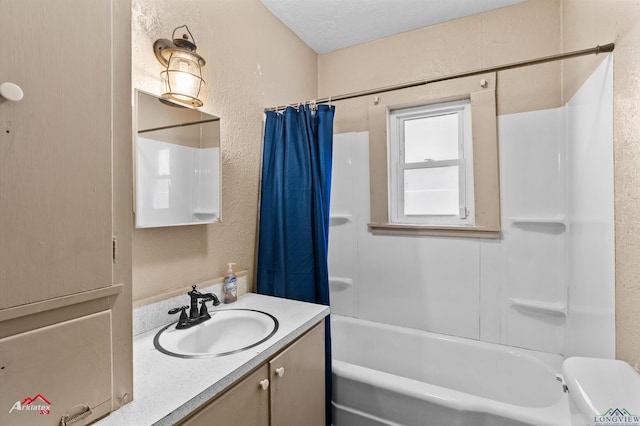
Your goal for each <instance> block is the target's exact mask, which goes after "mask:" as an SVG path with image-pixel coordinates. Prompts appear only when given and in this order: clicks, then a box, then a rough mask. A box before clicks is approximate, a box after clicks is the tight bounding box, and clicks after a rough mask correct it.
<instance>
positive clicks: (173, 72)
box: [153, 25, 205, 107]
mask: <svg viewBox="0 0 640 426" xmlns="http://www.w3.org/2000/svg"><path fill="white" fill-rule="evenodd" d="M183 27H184V28H185V29H186V31H187V33H189V36H191V40H193V36H192V35H191V32H190V31H189V28H187V26H186V25H183V26H182V27H178V28H176V29H175V30H173V34H174V36H175V33H176V31H177V30H178V29H180V28H183ZM189 36H187V34H184V35H183V36H182V38H174V40H173V42H171V41H169V40H167V39H159V40H156V42H155V43H154V44H153V48H154V52H155V54H156V58H157V59H158V61H159V62H160V63H161V64H163V65H164V66H165V69H164V70H163V71H162V72H161V73H160V76H161V77H162V81H163V83H164V93H163V94H162V97H163V98H165V99H169V100H171V101H174V102H179V103H182V104H186V105H189V106H192V107H201V106H202V105H204V104H203V102H202V101H201V100H200V99H199V97H200V90H201V89H202V86H203V85H204V80H203V79H202V67H203V66H204V65H205V60H204V58H203V57H202V56H200V55H198V54H197V53H196V45H195V43H194V42H192V41H190V40H189Z"/></svg>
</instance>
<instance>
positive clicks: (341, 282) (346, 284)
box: [329, 277, 353, 291]
mask: <svg viewBox="0 0 640 426" xmlns="http://www.w3.org/2000/svg"><path fill="white" fill-rule="evenodd" d="M352 285H353V280H352V279H351V278H345V277H329V288H330V289H331V290H333V291H343V290H346V289H348V288H350V287H351V286H352Z"/></svg>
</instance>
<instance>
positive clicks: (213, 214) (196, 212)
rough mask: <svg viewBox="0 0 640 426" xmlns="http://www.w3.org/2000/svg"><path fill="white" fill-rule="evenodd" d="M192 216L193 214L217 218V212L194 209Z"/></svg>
mask: <svg viewBox="0 0 640 426" xmlns="http://www.w3.org/2000/svg"><path fill="white" fill-rule="evenodd" d="M193 214H195V215H202V216H218V211H217V210H200V209H194V210H193Z"/></svg>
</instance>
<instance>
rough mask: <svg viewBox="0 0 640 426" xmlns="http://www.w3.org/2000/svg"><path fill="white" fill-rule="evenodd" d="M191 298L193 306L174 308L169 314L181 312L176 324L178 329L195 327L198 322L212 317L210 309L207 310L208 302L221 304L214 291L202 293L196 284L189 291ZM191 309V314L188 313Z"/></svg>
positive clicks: (216, 304) (214, 304) (215, 304)
mask: <svg viewBox="0 0 640 426" xmlns="http://www.w3.org/2000/svg"><path fill="white" fill-rule="evenodd" d="M187 294H188V295H189V297H190V299H191V306H190V307H189V306H182V307H180V308H174V309H171V310H170V311H169V314H171V315H173V314H177V313H178V312H180V319H179V320H178V324H176V328H177V329H178V330H180V329H183V328H189V327H193V326H194V325H196V324H200V323H201V322H203V321H206V320H208V319H209V318H211V315H209V311H208V310H207V305H206V302H209V301H213V306H218V305H219V304H220V300H219V299H218V297H217V296H216V295H215V294H213V293H200V292H199V291H198V290H196V286H195V285H192V286H191V291H189V292H187ZM199 299H202V300H201V301H200V309H198V300H199ZM188 308H190V309H189V315H187V313H186V310H187V309H188Z"/></svg>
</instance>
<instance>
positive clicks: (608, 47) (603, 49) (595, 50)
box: [264, 43, 615, 112]
mask: <svg viewBox="0 0 640 426" xmlns="http://www.w3.org/2000/svg"><path fill="white" fill-rule="evenodd" d="M614 48H615V44H614V43H609V44H605V45H603V46H599V45H598V46H596V47H592V48H590V49H583V50H575V51H573V52H567V53H560V54H557V55H551V56H544V57H541V58H537V59H529V60H526V61H521V62H514V63H511V64H506V65H498V66H495V67H488V68H482V69H478V70H475V71H466V72H461V73H458V74H450V75H447V76H443V77H434V78H430V79H426V80H419V81H413V82H411V83H403V84H396V85H393V86H386V87H379V88H377V89H370V90H363V91H360V92H352V93H346V94H343V95H338V96H329V97H325V98H320V99H314V100H310V101H306V102H297V103H294V104H289V105H280V106H276V107H269V108H265V109H264V112H267V111H279V110H283V109H285V108H286V107H287V106H293V105H300V104H326V103H331V102H334V101H344V100H346V99H353V98H360V97H362V96H370V95H377V94H380V93H386V92H392V91H394V90H400V89H408V88H411V87H417V86H424V85H427V84H431V83H437V82H440V81H446V80H453V79H456V78H461V77H470V76H474V75H479V74H485V73H489V72H498V71H506V70H510V69H513V68H520V67H526V66H530V65H538V64H544V63H546V62H553V61H559V60H562V59H570V58H577V57H579V56H586V55H598V54H600V53H608V52H613V49H614Z"/></svg>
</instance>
